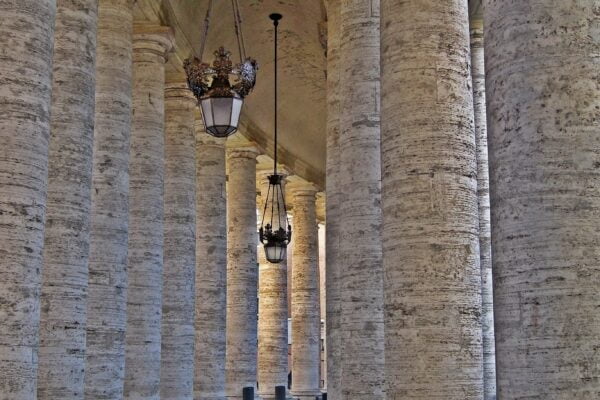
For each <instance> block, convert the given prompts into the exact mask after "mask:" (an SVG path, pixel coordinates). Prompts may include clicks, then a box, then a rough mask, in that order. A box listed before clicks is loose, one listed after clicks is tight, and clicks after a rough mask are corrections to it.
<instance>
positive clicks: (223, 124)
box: [200, 97, 244, 137]
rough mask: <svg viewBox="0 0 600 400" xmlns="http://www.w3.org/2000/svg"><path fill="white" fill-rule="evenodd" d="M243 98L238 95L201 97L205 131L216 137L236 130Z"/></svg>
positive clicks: (227, 134)
mask: <svg viewBox="0 0 600 400" xmlns="http://www.w3.org/2000/svg"><path fill="white" fill-rule="evenodd" d="M243 104H244V100H243V99H241V98H238V97H207V98H205V99H202V101H201V102H200V106H201V107H202V116H203V118H204V126H205V128H206V131H207V132H208V133H210V134H212V135H213V136H216V137H226V136H229V135H231V134H233V133H235V132H236V131H237V126H238V122H239V120H240V113H241V111H242V105H243Z"/></svg>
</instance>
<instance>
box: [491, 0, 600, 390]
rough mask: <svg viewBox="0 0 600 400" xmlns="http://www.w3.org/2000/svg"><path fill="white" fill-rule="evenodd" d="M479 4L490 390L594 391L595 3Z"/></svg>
mask: <svg viewBox="0 0 600 400" xmlns="http://www.w3.org/2000/svg"><path fill="white" fill-rule="evenodd" d="M484 7H485V9H484V12H485V15H484V17H485V19H484V20H485V53H486V87H487V99H488V100H487V103H488V107H487V111H488V124H489V125H488V127H489V136H488V139H489V144H490V146H489V148H490V188H491V194H490V197H491V200H492V254H493V257H494V300H495V303H494V313H495V319H496V321H495V322H496V345H497V351H496V358H497V373H498V398H499V399H539V400H541V399H553V400H554V399H592V398H598V397H599V396H600V368H599V365H600V346H598V343H600V313H599V312H598V310H599V309H600V291H599V290H598V288H599V286H600V261H599V260H600V230H598V225H599V222H600V220H599V215H600V175H599V173H598V171H599V170H598V167H599V166H600V147H599V145H598V143H599V142H598V139H599V132H600V125H599V121H600V68H599V67H600V66H599V64H598V55H599V54H600V30H599V26H600V7H599V4H598V1H597V0H579V1H564V0H540V1H529V2H514V1H508V0H496V1H485V2H484Z"/></svg>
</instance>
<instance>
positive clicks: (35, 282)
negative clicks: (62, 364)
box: [0, 0, 56, 400]
mask: <svg viewBox="0 0 600 400" xmlns="http://www.w3.org/2000/svg"><path fill="white" fill-rule="evenodd" d="M55 12H56V2H55V0H21V1H1V2H0V15H2V17H1V18H0V47H1V48H2V49H4V50H3V55H2V62H1V63H0V104H2V117H1V118H0V142H1V143H2V145H1V146H0V188H2V189H1V190H0V255H1V258H0V259H1V261H0V315H1V316H2V317H1V319H2V323H0V398H3V399H7V400H10V399H19V400H29V399H35V398H36V376H37V349H38V326H39V313H40V283H41V277H40V271H41V268H42V249H43V246H44V214H45V208H46V187H47V174H48V167H47V164H48V138H49V134H50V95H51V92H52V48H53V43H54V16H55Z"/></svg>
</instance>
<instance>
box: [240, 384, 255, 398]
mask: <svg viewBox="0 0 600 400" xmlns="http://www.w3.org/2000/svg"><path fill="white" fill-rule="evenodd" d="M242 393H243V399H244V400H254V388H253V387H252V386H250V387H245V388H244V391H243V392H242Z"/></svg>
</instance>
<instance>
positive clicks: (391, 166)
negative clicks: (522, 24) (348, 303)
mask: <svg viewBox="0 0 600 400" xmlns="http://www.w3.org/2000/svg"><path fill="white" fill-rule="evenodd" d="M381 16H382V20H381V52H382V53H381V67H382V81H381V87H382V96H381V102H382V104H381V114H382V115H381V121H382V131H381V135H382V141H381V146H382V184H383V186H382V189H383V190H382V204H383V262H384V268H385V282H384V284H385V311H386V315H385V318H386V321H385V323H386V326H385V336H386V349H385V350H386V351H385V358H386V381H387V387H388V392H387V398H388V399H399V398H402V399H403V400H417V399H418V400H425V399H427V400H429V399H432V398H444V399H448V400H471V399H477V400H479V399H481V398H482V397H483V387H482V386H483V384H482V380H483V376H482V375H483V372H482V365H483V359H482V343H481V335H482V333H481V270H480V268H479V236H478V233H479V221H478V214H479V213H478V207H477V163H476V151H475V131H474V122H473V94H472V88H471V71H470V68H469V66H470V51H469V19H468V9H467V2H466V1H464V0H448V1H438V0H422V1H410V2H405V1H403V2H399V1H395V0H382V1H381ZM366 240H369V238H366Z"/></svg>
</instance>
